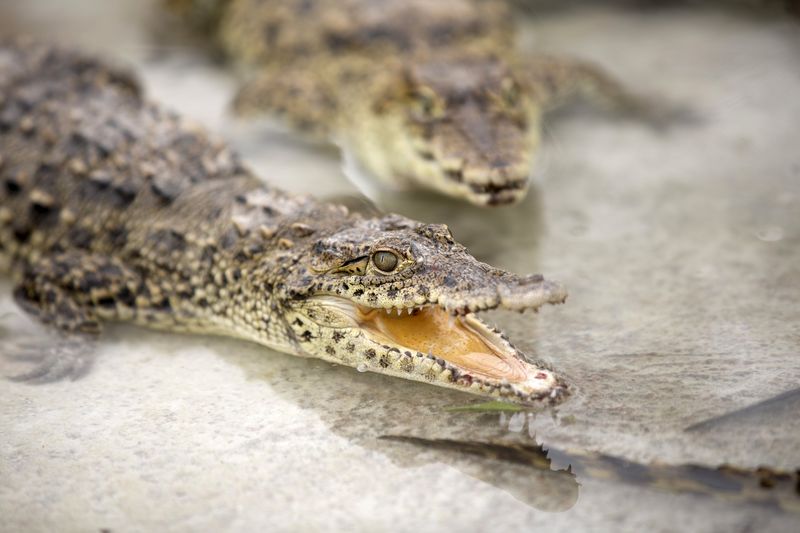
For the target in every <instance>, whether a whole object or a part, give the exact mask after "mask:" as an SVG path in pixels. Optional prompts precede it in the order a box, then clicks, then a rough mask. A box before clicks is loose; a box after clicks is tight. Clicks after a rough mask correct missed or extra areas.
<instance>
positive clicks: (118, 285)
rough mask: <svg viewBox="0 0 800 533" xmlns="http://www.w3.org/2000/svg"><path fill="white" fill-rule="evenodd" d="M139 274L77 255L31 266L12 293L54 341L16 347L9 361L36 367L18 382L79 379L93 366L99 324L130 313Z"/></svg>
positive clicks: (99, 258)
mask: <svg viewBox="0 0 800 533" xmlns="http://www.w3.org/2000/svg"><path fill="white" fill-rule="evenodd" d="M140 286H141V284H140V280H139V277H138V275H136V274H135V273H134V272H133V271H132V270H130V269H129V268H126V267H125V266H124V265H122V264H121V263H120V262H119V261H116V260H114V259H112V258H108V257H103V256H98V255H93V254H90V253H86V252H80V251H73V252H68V253H58V254H53V255H49V256H44V257H42V258H40V259H39V260H37V261H36V262H35V263H32V264H30V265H28V267H27V268H26V269H25V270H24V272H23V275H22V279H21V281H20V283H19V284H18V285H17V287H16V288H15V291H14V296H15V299H16V301H17V303H18V304H19V305H20V307H22V308H23V309H24V310H25V311H26V312H28V313H30V314H31V315H33V316H35V317H36V318H37V319H39V320H40V321H42V322H43V323H45V324H50V325H53V326H55V327H56V328H57V330H58V332H59V335H58V337H57V338H56V339H52V338H50V339H36V340H34V341H33V342H31V340H23V341H21V342H16V343H12V345H11V346H10V348H7V351H8V353H6V356H7V357H9V358H11V359H14V360H18V361H26V362H29V363H32V364H33V365H34V368H33V369H32V370H30V371H28V372H26V373H23V374H19V375H16V376H11V377H10V379H12V380H14V381H28V382H34V383H46V382H51V381H57V380H60V379H63V378H70V379H73V380H74V379H78V378H79V377H81V376H83V375H84V374H85V373H86V372H87V371H88V370H89V368H90V367H91V365H92V361H93V351H94V350H93V344H94V340H95V339H96V337H97V336H98V334H99V333H100V330H101V325H100V319H119V318H124V317H125V316H126V315H128V316H129V315H131V314H132V306H133V303H134V295H135V294H136V291H137V289H138V288H139V287H140Z"/></svg>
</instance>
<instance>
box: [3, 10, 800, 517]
mask: <svg viewBox="0 0 800 533" xmlns="http://www.w3.org/2000/svg"><path fill="white" fill-rule="evenodd" d="M0 12H2V14H3V16H1V17H0V19H2V23H0V28H2V29H3V30H4V31H7V30H8V29H14V28H27V29H28V30H30V31H33V32H34V33H37V34H39V35H48V36H50V37H53V38H58V39H61V40H64V41H68V42H77V43H80V44H83V45H84V46H86V47H88V48H90V49H96V50H99V51H102V52H104V53H106V54H113V55H117V56H119V57H124V58H126V59H128V60H131V61H133V62H134V63H135V64H137V65H138V66H139V67H141V68H142V72H143V78H144V80H145V83H146V85H147V87H148V90H149V91H150V94H151V95H152V96H153V97H154V98H156V99H158V100H161V101H163V102H166V103H167V104H168V105H170V106H172V107H173V108H175V109H177V110H179V111H181V112H183V113H185V114H187V115H189V116H193V117H195V118H196V119H198V120H200V121H201V122H203V123H205V124H206V125H208V126H209V127H211V128H212V129H214V130H216V131H219V132H221V133H222V134H224V135H225V136H226V137H228V138H229V139H230V140H231V141H232V142H233V143H234V144H235V145H236V146H237V147H239V148H240V149H241V150H242V151H243V153H244V154H245V156H246V157H247V159H248V160H249V161H250V162H251V164H252V165H253V166H254V167H255V168H256V169H257V170H258V172H259V173H260V174H261V175H262V176H264V178H265V179H268V180H270V181H272V182H275V183H279V184H281V185H282V186H284V187H286V188H288V189H291V190H297V191H312V190H313V191H315V192H316V193H317V194H319V195H323V196H335V195H341V194H353V193H354V191H355V189H354V188H353V186H352V185H350V184H349V183H348V182H347V181H346V180H345V178H343V177H342V176H341V174H340V172H339V164H338V162H337V159H336V158H335V155H334V154H333V153H332V152H331V151H320V150H318V149H316V148H314V147H310V146H306V145H304V144H302V143H299V142H296V141H293V140H291V139H289V138H287V137H285V136H280V135H276V134H269V133H264V132H263V131H261V130H258V129H256V128H253V127H244V126H241V125H238V124H236V123H234V122H233V121H231V120H230V119H228V118H227V117H226V115H225V105H226V102H227V101H228V99H229V98H230V96H231V94H232V91H233V90H234V86H235V83H234V81H233V79H232V78H231V77H229V76H228V75H227V74H226V73H225V72H224V71H222V70H220V69H219V67H217V66H214V65H212V64H210V63H208V62H206V61H205V60H204V59H202V55H198V54H196V53H193V52H192V50H190V49H188V48H185V47H181V46H175V47H166V48H165V47H156V46H153V45H152V44H151V42H150V40H149V39H148V37H147V35H146V34H145V33H144V32H143V30H142V28H143V27H144V26H145V22H146V20H147V17H148V15H147V14H148V3H147V2H134V1H126V2H102V1H100V0H95V1H89V0H83V1H81V2H78V1H77V0H76V1H74V2H46V1H44V0H36V1H32V2H26V3H21V2H19V3H15V4H0ZM524 28H525V35H524V39H523V41H524V46H525V47H529V48H532V49H534V48H535V49H540V50H541V49H546V50H549V51H554V52H556V51H558V52H570V53H574V54H578V55H581V56H584V57H586V58H590V59H594V60H596V61H597V62H599V63H601V64H604V65H606V66H607V67H608V68H609V69H610V70H612V71H613V72H615V73H616V74H617V75H618V76H620V77H621V78H623V79H626V80H629V81H630V83H631V84H632V85H634V86H636V87H637V88H639V89H641V90H642V91H649V92H653V93H659V94H664V95H667V96H669V97H670V98H672V99H674V100H676V101H679V102H686V103H689V104H691V105H692V106H693V107H694V109H695V110H696V111H698V112H699V114H700V115H701V116H702V118H703V120H702V122H700V123H699V124H693V125H687V126H683V127H679V128H674V129H672V130H669V131H666V132H656V131H653V130H652V129H649V128H647V127H646V126H643V125H641V124H638V123H636V122H628V121H623V120H613V119H609V117H607V116H602V115H599V114H597V113H587V112H585V110H580V111H574V112H571V113H565V114H562V116H561V117H559V118H558V120H555V121H553V122H552V123H550V124H549V125H548V130H547V141H546V143H545V151H544V153H543V155H542V159H541V161H540V165H539V167H538V170H537V177H536V181H537V188H536V191H535V192H534V194H532V195H531V197H530V198H529V199H528V201H526V202H525V203H523V204H522V205H519V206H516V207H513V208H508V209H503V210H498V211H492V212H486V211H479V210H476V209H471V208H468V207H465V206H463V205H460V204H458V205H457V204H454V203H450V202H447V201H444V200H442V199H440V198H435V197H430V196H427V195H414V196H411V195H401V196H390V195H385V196H382V197H381V198H379V199H378V203H379V204H380V205H381V206H382V207H384V208H386V209H389V210H395V211H399V212H402V213H404V214H406V215H409V216H413V217H416V218H420V219H424V220H428V221H443V222H447V223H449V224H450V225H451V227H452V228H453V230H454V233H455V235H456V236H457V237H458V238H459V239H460V240H462V241H464V242H466V243H467V244H468V245H469V246H470V248H471V249H472V250H473V252H474V253H475V254H476V255H477V256H479V257H480V258H481V259H483V260H486V261H488V262H491V263H494V264H498V265H501V266H504V267H507V268H510V269H514V270H518V271H542V272H544V273H546V274H548V275H550V276H553V277H557V278H559V279H561V280H563V281H564V282H566V283H567V284H568V286H569V288H570V291H571V297H570V300H569V301H568V303H567V305H565V306H561V307H558V308H553V309H547V310H545V311H544V312H543V313H541V314H540V315H538V316H528V315H522V316H520V315H509V314H503V313H495V315H494V316H492V317H491V318H492V319H494V320H496V321H497V322H498V323H499V324H500V325H501V326H502V327H504V328H505V329H506V330H507V331H508V332H509V334H510V336H511V337H512V338H513V339H515V340H516V342H517V343H518V344H519V345H521V346H522V347H523V348H525V349H527V350H528V351H529V352H531V353H536V354H537V355H538V356H540V357H543V358H545V359H547V360H550V361H552V362H553V364H554V365H556V366H557V367H558V368H559V369H562V370H563V371H565V372H566V373H567V374H568V375H569V377H570V378H571V380H572V382H573V383H574V384H576V386H577V388H578V393H577V395H576V397H575V398H574V399H573V400H571V401H570V402H568V403H566V404H565V405H563V406H562V407H560V408H559V409H558V410H557V411H556V412H553V413H550V412H548V413H542V414H538V415H535V416H534V415H530V416H525V415H516V416H514V417H510V418H509V417H499V416H497V415H489V414H483V415H480V414H456V413H449V412H446V411H444V408H446V407H448V406H452V405H461V404H465V403H469V402H472V401H474V400H473V399H472V398H471V397H468V396H464V395H461V394H458V393H453V392H448V391H444V390H438V389H435V388H433V387H429V386H425V385H420V384H414V383H408V382H405V381H402V380H396V379H391V378H385V377H382V376H378V375H372V374H360V373H357V372H355V371H353V370H351V369H347V368H342V367H335V366H331V365H329V364H326V363H323V362H321V361H316V360H304V359H298V358H293V357H290V356H286V355H282V354H277V353H273V352H270V351H269V350H266V349H263V348H260V347H258V346H253V345H250V344H246V343H242V342H234V341H229V340H225V339H215V338H204V337H197V336H181V335H169V334H162V333H155V332H149V331H144V330H139V329H134V328H128V327H114V328H111V329H110V331H109V332H108V334H107V335H106V337H105V340H104V342H103V344H102V347H101V354H100V358H99V360H98V363H97V364H96V366H95V368H94V371H93V372H92V373H91V374H90V375H89V376H87V377H86V378H84V379H83V380H81V381H78V382H66V383H56V384H51V385H46V386H27V385H20V384H15V383H10V382H7V381H0V435H2V437H1V438H0V530H2V531H56V530H60V531H97V530H99V529H103V528H107V529H111V530H113V531H151V530H159V531H195V530H209V531H210V530H227V531H249V530H278V531H327V530H348V531H417V532H419V531H438V530H462V531H478V530H492V531H498V530H505V531H512V530H525V531H529V530H543V529H544V530H553V531H567V530H570V531H573V530H576V529H577V530H581V529H587V530H593V531H599V530H617V531H620V530H626V531H644V530H647V531H685V530H694V531H745V530H747V531H762V530H775V531H791V530H793V529H794V528H796V526H797V523H798V516H797V515H790V514H783V513H782V512H779V511H775V510H771V509H768V508H764V507H761V506H757V505H752V504H742V503H735V502H732V501H729V500H727V499H724V498H722V499H720V498H707V497H701V496H693V495H690V494H681V493H675V492H669V491H667V492H664V491H656V490H653V489H649V488H642V487H636V486H633V485H628V484H626V483H621V482H618V481H614V480H603V479H601V478H598V477H595V476H583V477H581V476H579V477H578V482H579V483H580V486H578V485H576V484H575V483H573V482H572V481H571V480H569V479H567V480H566V481H565V478H564V476H563V475H558V474H552V473H550V474H548V473H543V472H537V471H534V470H531V469H528V468H523V467H519V466H513V465H509V464H504V463H499V462H496V461H491V460H488V459H479V458H476V457H471V456H466V455H459V454H457V453H452V452H442V451H435V450H423V449H421V448H418V447H413V446H411V445H408V444H402V443H392V442H387V441H381V440H378V439H377V437H378V436H379V435H382V434H387V433H394V434H412V435H420V436H426V437H450V438H460V439H486V438H504V439H506V440H512V441H516V442H527V443H532V442H533V438H532V436H533V435H534V434H535V436H536V439H537V440H538V441H539V442H544V443H545V444H546V445H548V446H551V447H553V448H559V449H567V450H579V451H583V452H602V453H607V454H612V455H616V456H620V457H625V458H627V459H630V460H634V461H638V462H641V463H645V464H646V463H650V462H651V461H658V462H661V463H667V464H681V463H700V464H707V465H717V464H720V463H725V462H727V463H733V464H737V465H741V466H746V467H754V466H757V465H760V464H766V465H771V466H774V467H780V468H786V469H792V468H797V467H798V466H800V449H799V448H798V443H800V421H799V419H798V417H797V412H798V409H800V399H798V398H800V395H797V394H795V395H793V396H792V395H789V396H786V397H784V398H783V399H782V400H780V401H777V402H774V403H773V404H770V405H766V406H764V407H762V408H760V409H757V410H755V411H749V412H748V411H746V412H742V413H738V414H734V415H732V416H729V417H727V418H724V419H719V420H717V419H716V417H718V416H720V415H723V414H725V413H729V412H735V411H737V410H738V409H741V408H745V407H747V406H749V405H751V404H753V403H755V402H758V401H761V400H766V399H769V398H772V397H774V396H776V395H778V394H781V393H784V392H786V391H791V390H794V389H796V388H797V387H798V386H800V326H799V325H798V324H800V304H798V302H800V150H798V146H799V145H800V142H799V141H800V131H798V126H799V125H800V68H798V67H800V62H799V61H798V60H799V59H800V54H799V52H800V32H798V29H799V28H798V26H797V23H796V22H793V21H791V20H787V19H780V18H777V19H776V18H768V17H761V16H754V15H751V16H743V15H742V14H741V13H725V12H723V11H711V10H703V9H701V8H699V7H694V8H682V9H661V10H659V11H657V12H655V13H650V12H647V11H646V10H645V11H642V10H636V11H624V10H618V9H615V8H600V7H594V8H587V7H583V8H580V9H573V10H571V11H570V12H568V13H564V14H559V12H558V11H557V10H556V11H554V10H549V11H548V12H547V14H546V16H542V17H540V18H538V19H537V18H533V19H531V20H530V21H528V22H525V23H524ZM0 289H1V290H0V314H2V315H3V318H2V320H1V321H0V325H1V326H2V334H3V335H4V336H3V337H2V339H4V340H3V343H4V344H6V345H7V344H8V343H10V342H11V341H12V340H14V339H15V338H16V337H18V336H20V335H29V334H31V333H27V332H30V331H34V332H35V331H36V330H35V329H34V328H35V326H34V325H33V324H32V323H31V322H30V321H28V320H27V319H26V318H25V317H23V316H22V315H21V314H20V313H19V311H18V310H16V308H15V307H14V305H13V302H12V301H11V299H10V286H9V285H8V284H7V283H5V284H3V285H2V286H1V287H0ZM34 334H35V333H34ZM15 370H19V369H18V368H17V367H16V366H13V365H12V364H11V363H8V362H5V361H3V362H0V374H6V373H10V372H12V371H15ZM709 419H710V421H708V422H705V423H704V421H706V420H709ZM792 524H794V526H793V525H792ZM794 530H796V529H794Z"/></svg>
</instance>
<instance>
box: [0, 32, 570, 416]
mask: <svg viewBox="0 0 800 533" xmlns="http://www.w3.org/2000/svg"><path fill="white" fill-rule="evenodd" d="M0 95H2V100H0V267H2V270H5V271H7V272H9V273H10V274H11V275H12V276H13V278H14V280H15V282H16V290H15V297H16V300H17V301H18V302H19V304H20V305H21V306H22V307H23V308H24V309H26V310H27V311H29V312H31V313H33V314H34V315H36V316H38V317H39V318H40V319H41V320H42V321H44V322H46V323H50V324H52V325H54V326H55V327H56V328H58V330H60V331H61V332H63V333H64V334H65V335H66V336H67V337H68V338H74V337H75V336H82V337H90V338H91V337H93V336H95V335H97V334H98V333H99V332H100V329H101V325H102V323H103V322H104V321H127V322H133V323H136V324H140V325H144V326H148V327H153V328H159V329H168V330H182V331H197V332H203V333H215V334H221V335H228V336H232V337H238V338H243V339H248V340H251V341H254V342H257V343H260V344H263V345H266V346H269V347H271V348H274V349H276V350H279V351H282V352H287V353H291V354H295V355H302V356H311V357H319V358H322V359H325V360H328V361H334V362H337V363H341V364H345V365H349V366H353V367H358V368H359V369H360V370H370V371H375V372H380V373H385V374H390V375H395V376H400V377H405V378H408V379H414V380H418V381H426V382H430V383H433V384H438V385H442V386H446V387H451V388H456V389H460V390H464V391H466V392H473V393H477V394H482V395H489V396H494V397H500V398H505V399H508V400H511V401H518V402H522V403H542V402H545V403H552V402H556V401H559V400H560V399H562V398H563V397H565V396H566V394H567V386H566V384H565V383H564V382H563V380H562V379H561V378H560V377H558V376H557V375H556V374H555V373H554V372H553V371H551V370H550V369H548V368H546V367H544V366H542V365H539V364H535V363H529V362H527V361H526V360H525V359H524V357H523V356H522V355H521V354H520V353H519V352H518V351H517V350H516V349H515V348H513V346H511V344H510V343H509V342H508V341H507V339H506V338H505V337H504V336H503V335H501V334H500V332H498V331H497V330H493V329H491V328H488V327H487V326H485V325H484V324H483V323H482V322H481V321H480V320H479V319H478V318H477V317H476V316H475V313H476V312H478V311H481V310H485V309H491V308H495V307H503V308H508V309H516V310H520V311H522V310H525V309H536V308H537V307H539V306H541V305H543V304H544V303H561V302H563V301H564V299H565V297H566V293H565V291H564V289H563V288H562V287H561V286H560V285H558V284H557V283H553V282H549V281H546V280H544V279H543V278H542V277H541V276H539V275H532V276H516V275H514V274H510V273H508V272H504V271H501V270H498V269H495V268H493V267H490V266H488V265H486V264H483V263H480V262H478V261H477V260H475V259H474V258H473V257H472V256H470V255H469V254H468V253H467V252H466V250H465V249H464V247H463V246H461V245H459V244H458V243H456V242H455V241H454V240H453V238H452V236H451V235H450V232H449V230H448V229H447V228H446V226H442V225H431V224H423V223H419V222H416V221H413V220H410V219H407V218H404V217H401V216H397V215H386V216H382V217H373V218H366V217H362V216H361V215H358V214H352V213H349V212H348V211H347V209H346V208H344V207H342V206H338V205H333V204H327V203H320V202H317V201H315V200H314V199H312V198H310V197H304V196H292V195H289V194H287V193H284V192H282V191H280V190H278V189H276V188H274V187H271V186H269V185H266V184H264V183H263V182H262V181H260V180H259V179H257V178H256V177H255V176H254V175H253V174H251V173H250V171H248V170H247V168H246V167H245V166H244V165H243V164H242V163H241V162H240V160H239V158H238V157H237V155H236V154H235V153H233V152H232V151H231V150H230V149H229V148H228V147H227V146H225V145H224V144H223V143H222V142H220V141H217V140H214V139H212V138H210V137H209V136H208V135H207V134H206V133H205V132H204V131H202V129H200V128H199V127H197V126H194V125H192V124H190V123H188V122H186V121H184V120H182V119H181V118H180V117H178V116H176V115H174V114H171V113H169V112H166V111H164V110H162V109H161V108H159V107H158V106H156V105H154V104H152V103H149V102H147V101H146V100H144V99H143V98H142V96H141V92H140V90H139V88H138V84H137V82H136V80H135V79H134V77H133V76H132V75H131V74H130V73H128V72H127V71H125V70H123V69H117V68H113V67H111V66H108V65H107V64H105V63H103V62H101V61H97V60H95V59H93V58H90V57H87V56H85V55H82V54H80V53H76V52H73V51H69V50H61V49H55V48H51V47H48V46H45V45H41V44H37V43H32V42H23V41H7V42H3V43H0ZM63 367H64V365H56V366H55V368H63ZM48 368H49V369H48ZM52 368H54V367H53V365H50V367H47V366H44V367H42V368H40V369H37V370H35V371H34V372H32V373H31V374H30V375H29V376H27V377H29V378H36V379H47V378H49V377H52V376H50V373H51V370H52Z"/></svg>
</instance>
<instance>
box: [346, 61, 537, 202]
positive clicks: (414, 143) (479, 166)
mask: <svg viewBox="0 0 800 533" xmlns="http://www.w3.org/2000/svg"><path fill="white" fill-rule="evenodd" d="M386 76H387V79H388V80H389V81H388V86H389V87H391V88H390V89H387V90H386V91H385V92H382V91H378V93H379V96H378V97H377V99H376V100H375V101H373V103H372V113H373V120H380V121H382V122H383V127H381V128H380V129H379V131H374V130H372V131H370V132H364V133H363V135H364V136H371V137H372V138H376V139H380V140H381V142H380V143H377V142H373V143H372V144H371V145H370V147H369V148H366V149H365V148H362V149H360V150H359V152H360V153H359V156H360V157H362V158H363V159H365V160H366V161H364V162H365V165H364V166H365V167H367V168H368V170H370V171H371V172H372V173H374V174H378V175H384V176H390V177H389V178H388V179H390V180H397V179H399V180H405V181H409V182H413V183H416V184H417V185H419V186H423V187H428V188H434V189H437V190H438V191H440V192H443V193H445V194H447V195H449V196H454V197H458V198H463V199H466V200H468V201H470V202H472V203H474V204H477V205H482V206H486V205H502V204H509V203H513V202H517V201H519V200H520V199H522V198H523V197H524V196H525V194H526V193H527V190H528V184H529V178H530V173H531V168H532V166H533V158H534V155H535V153H536V150H537V147H538V144H539V125H538V118H537V117H538V116H537V114H536V113H533V112H532V111H535V109H536V108H535V105H534V101H533V99H532V98H530V97H529V95H528V94H527V92H526V91H525V90H524V86H523V85H522V84H521V83H520V82H519V81H518V80H517V79H516V78H515V76H514V75H513V73H512V72H511V70H510V69H509V68H508V67H507V66H506V65H505V63H504V62H501V61H500V60H498V59H496V58H493V57H482V56H477V57H473V56H467V57H457V58H449V57H443V58H431V59H429V60H425V61H423V60H418V61H415V62H413V63H411V64H410V65H407V66H405V67H403V68H399V69H397V70H396V71H393V72H391V73H390V74H388V75H386ZM364 124H366V123H364ZM362 127H363V128H372V127H373V126H370V125H365V126H362Z"/></svg>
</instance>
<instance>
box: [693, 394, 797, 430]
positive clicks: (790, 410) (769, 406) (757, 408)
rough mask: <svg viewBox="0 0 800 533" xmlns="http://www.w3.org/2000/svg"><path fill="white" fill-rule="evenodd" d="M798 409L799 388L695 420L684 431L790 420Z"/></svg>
mask: <svg viewBox="0 0 800 533" xmlns="http://www.w3.org/2000/svg"><path fill="white" fill-rule="evenodd" d="M798 411H800V388H797V389H793V390H790V391H787V392H784V393H782V394H779V395H777V396H774V397H772V398H769V399H768V400H764V401H763V402H758V403H755V404H753V405H748V406H747V407H744V408H742V409H737V410H736V411H732V412H729V413H725V414H724V415H720V416H715V417H713V418H709V419H707V420H703V421H702V422H697V423H696V424H692V425H691V426H689V427H687V428H686V431H707V430H715V429H718V428H719V427H720V426H722V425H726V424H728V423H739V424H742V426H745V425H752V424H754V423H756V422H758V421H759V420H765V419H766V420H781V419H785V420H791V418H792V416H793V415H794V414H795V413H797V412H798Z"/></svg>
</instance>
